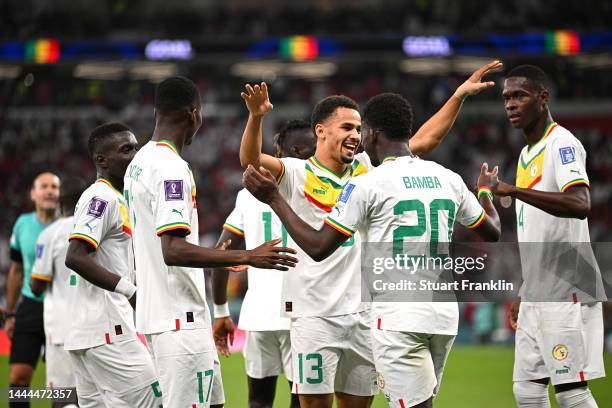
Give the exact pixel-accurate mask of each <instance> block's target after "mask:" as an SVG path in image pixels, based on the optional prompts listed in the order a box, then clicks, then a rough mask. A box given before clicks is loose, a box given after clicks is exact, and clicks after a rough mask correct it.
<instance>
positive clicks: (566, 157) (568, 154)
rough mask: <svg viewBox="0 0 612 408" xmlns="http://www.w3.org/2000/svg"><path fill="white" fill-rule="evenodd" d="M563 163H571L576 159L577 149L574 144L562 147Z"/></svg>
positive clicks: (560, 151)
mask: <svg viewBox="0 0 612 408" xmlns="http://www.w3.org/2000/svg"><path fill="white" fill-rule="evenodd" d="M559 154H560V155H561V163H562V164H569V163H573V162H575V161H576V149H574V147H573V146H567V147H562V148H560V149H559Z"/></svg>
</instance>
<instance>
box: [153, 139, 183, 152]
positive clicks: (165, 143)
mask: <svg viewBox="0 0 612 408" xmlns="http://www.w3.org/2000/svg"><path fill="white" fill-rule="evenodd" d="M155 146H164V147H167V148H168V149H170V150H172V151H173V152H174V153H176V154H179V153H178V149H177V148H176V145H175V144H174V142H172V141H171V140H168V139H162V140H158V141H157V143H156V144H155Z"/></svg>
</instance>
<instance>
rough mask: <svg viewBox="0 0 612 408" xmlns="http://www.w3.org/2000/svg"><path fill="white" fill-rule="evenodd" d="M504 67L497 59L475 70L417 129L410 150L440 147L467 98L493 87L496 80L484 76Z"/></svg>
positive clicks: (419, 152) (420, 151)
mask: <svg viewBox="0 0 612 408" xmlns="http://www.w3.org/2000/svg"><path fill="white" fill-rule="evenodd" d="M502 67H503V64H502V63H501V62H500V61H498V60H495V61H491V62H490V63H488V64H486V65H483V66H482V67H480V68H478V69H477V70H476V71H474V73H473V74H472V75H471V76H470V77H469V78H468V79H467V80H466V81H465V82H464V83H463V84H461V85H460V86H459V87H458V88H457V90H455V93H454V94H453V95H452V96H451V97H450V98H449V99H448V101H446V103H445V104H444V106H442V108H440V110H439V111H438V112H436V113H435V114H434V115H433V116H432V117H431V118H429V120H428V121H427V122H425V123H424V124H423V126H421V127H420V128H419V130H417V131H416V133H415V134H414V136H412V137H411V138H410V142H409V147H410V151H411V152H413V153H414V154H416V155H417V156H422V155H424V154H426V153H428V152H431V151H432V150H434V149H435V148H436V147H438V145H440V143H442V140H443V139H444V137H445V136H446V135H447V134H448V132H449V131H450V129H451V128H452V127H453V124H454V123H455V119H457V115H458V114H459V110H461V105H462V104H463V101H464V100H465V98H467V97H468V96H471V95H476V94H477V93H479V92H481V91H482V90H484V89H488V88H491V87H493V86H494V85H495V82H493V81H486V82H482V78H483V77H484V76H485V75H487V74H488V73H489V72H491V71H494V70H498V69H501V68H502Z"/></svg>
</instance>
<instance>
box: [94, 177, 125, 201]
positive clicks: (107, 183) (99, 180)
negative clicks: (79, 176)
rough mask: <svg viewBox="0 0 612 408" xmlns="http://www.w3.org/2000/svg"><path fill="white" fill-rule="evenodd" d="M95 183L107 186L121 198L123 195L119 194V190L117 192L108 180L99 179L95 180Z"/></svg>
mask: <svg viewBox="0 0 612 408" xmlns="http://www.w3.org/2000/svg"><path fill="white" fill-rule="evenodd" d="M96 183H103V184H106V185H107V186H109V187H110V188H112V189H113V191H114V192H115V193H117V194H119V195H120V196H121V197H123V194H121V193H120V192H119V190H117V189H116V188H115V186H113V183H111V182H110V181H109V180H107V179H105V178H104V177H99V178H98V179H97V180H96Z"/></svg>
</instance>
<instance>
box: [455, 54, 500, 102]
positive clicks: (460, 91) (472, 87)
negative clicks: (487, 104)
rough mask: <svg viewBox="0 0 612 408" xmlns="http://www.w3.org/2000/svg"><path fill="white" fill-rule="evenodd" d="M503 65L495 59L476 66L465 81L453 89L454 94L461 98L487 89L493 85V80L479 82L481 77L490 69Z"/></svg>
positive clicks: (496, 68) (493, 69)
mask: <svg viewBox="0 0 612 408" xmlns="http://www.w3.org/2000/svg"><path fill="white" fill-rule="evenodd" d="M503 66H504V64H502V63H501V61H499V60H495V61H492V62H489V63H488V64H486V65H483V66H482V67H480V68H478V69H477V70H476V71H474V73H473V74H472V75H471V76H470V77H469V78H468V79H467V81H465V82H464V83H462V84H461V85H459V87H458V88H457V90H456V91H455V96H456V97H458V98H460V99H462V100H463V99H465V98H467V97H468V96H470V95H476V94H477V93H479V92H480V91H482V90H483V89H488V88H491V87H493V86H494V85H495V82H493V81H486V82H481V81H482V77H483V76H485V75H487V74H488V73H489V72H491V71H495V70H498V69H501V68H502V67H503Z"/></svg>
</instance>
